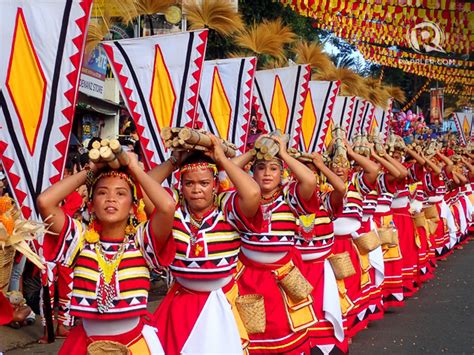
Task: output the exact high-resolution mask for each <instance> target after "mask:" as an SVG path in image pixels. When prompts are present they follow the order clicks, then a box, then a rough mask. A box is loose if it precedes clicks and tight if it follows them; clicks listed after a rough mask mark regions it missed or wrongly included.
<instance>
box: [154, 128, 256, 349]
mask: <svg viewBox="0 0 474 355" xmlns="http://www.w3.org/2000/svg"><path fill="white" fill-rule="evenodd" d="M210 139H211V141H212V147H211V148H210V151H209V152H208V153H206V155H205V154H203V153H202V152H194V153H190V154H188V156H187V157H185V158H184V159H182V158H183V155H182V154H179V153H178V154H176V155H173V156H172V157H171V158H170V159H169V160H167V161H166V162H164V163H163V164H161V165H160V166H158V167H156V168H155V169H153V170H151V171H150V172H149V174H150V175H151V176H152V177H153V178H154V179H155V180H156V181H158V182H162V181H164V179H165V178H166V177H167V176H169V175H171V173H172V172H173V171H174V170H175V169H177V168H179V171H180V187H179V191H175V194H174V195H175V198H176V201H175V203H176V211H175V217H174V223H173V232H172V238H170V240H169V241H168V243H167V246H166V248H167V249H169V250H170V251H171V252H172V253H173V254H174V253H175V254H176V256H175V258H174V260H172V261H171V262H170V264H169V268H170V270H171V272H172V275H173V276H174V278H175V283H174V284H173V285H172V286H171V289H170V291H169V292H168V295H167V296H166V297H165V299H164V300H163V302H162V303H161V304H160V306H159V307H158V309H157V310H156V312H155V314H154V325H155V326H156V327H157V328H158V335H159V336H160V340H161V342H162V344H163V347H164V349H165V352H166V353H167V354H180V353H188V354H190V353H194V354H242V351H243V347H245V346H246V345H248V336H247V333H246V331H245V329H244V326H243V324H242V321H241V320H240V317H239V314H238V313H237V310H236V307H235V301H236V298H237V296H238V290H237V286H236V283H235V280H234V274H235V269H236V266H237V260H238V259H237V256H238V254H239V250H240V232H241V231H244V232H250V231H252V230H255V229H257V228H258V225H259V223H260V222H261V213H260V209H259V207H260V189H259V187H258V185H257V184H256V183H255V181H253V179H252V178H251V177H250V176H249V175H248V174H247V173H245V172H244V171H243V170H241V169H240V168H239V167H237V166H236V165H235V164H234V163H233V162H232V161H231V160H229V159H227V157H226V156H225V154H224V152H223V150H222V147H221V142H220V140H219V139H218V138H217V137H215V136H213V135H210ZM181 160H182V161H181ZM218 168H219V169H223V170H224V171H225V173H226V174H227V176H228V178H229V179H230V180H231V182H232V183H233V185H234V186H235V190H234V191H228V192H223V193H221V194H219V191H218V187H219V182H218ZM256 226H257V227H256Z"/></svg>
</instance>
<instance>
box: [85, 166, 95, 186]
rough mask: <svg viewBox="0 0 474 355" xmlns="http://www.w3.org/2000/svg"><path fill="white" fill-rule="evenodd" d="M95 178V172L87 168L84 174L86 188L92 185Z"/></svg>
mask: <svg viewBox="0 0 474 355" xmlns="http://www.w3.org/2000/svg"><path fill="white" fill-rule="evenodd" d="M94 180H95V172H94V171H93V170H92V169H90V168H89V169H87V174H86V186H87V188H88V189H90V188H91V187H92V185H93V184H94Z"/></svg>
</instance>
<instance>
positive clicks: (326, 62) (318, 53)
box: [293, 41, 336, 76]
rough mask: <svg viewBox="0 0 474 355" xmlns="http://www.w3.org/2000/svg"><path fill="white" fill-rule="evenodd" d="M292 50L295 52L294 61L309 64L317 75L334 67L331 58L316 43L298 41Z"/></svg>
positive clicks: (321, 74)
mask: <svg viewBox="0 0 474 355" xmlns="http://www.w3.org/2000/svg"><path fill="white" fill-rule="evenodd" d="M293 52H294V53H295V54H296V58H295V61H296V63H298V64H309V65H310V66H311V67H312V68H314V69H316V70H317V72H318V73H317V75H319V76H324V75H325V74H327V73H328V72H333V71H334V70H335V69H336V67H335V66H334V63H333V62H332V60H331V58H329V56H328V55H327V54H326V53H324V52H323V51H322V49H321V46H320V45H319V44H318V43H315V42H307V41H298V42H297V43H296V45H295V47H294V48H293Z"/></svg>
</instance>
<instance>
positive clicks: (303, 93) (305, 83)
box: [293, 65, 311, 149]
mask: <svg viewBox="0 0 474 355" xmlns="http://www.w3.org/2000/svg"><path fill="white" fill-rule="evenodd" d="M302 69H303V70H305V71H306V72H305V73H304V75H303V80H304V81H303V86H302V91H301V93H300V101H299V103H298V105H299V108H300V109H299V110H298V116H299V118H298V119H297V120H296V123H297V127H296V132H295V140H294V142H293V148H296V149H298V146H299V144H300V136H301V122H302V121H303V109H304V102H305V100H306V95H307V94H308V86H309V80H310V76H311V68H310V66H309V65H305V66H303V68H302Z"/></svg>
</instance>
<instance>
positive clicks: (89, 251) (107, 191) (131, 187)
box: [37, 154, 174, 355]
mask: <svg viewBox="0 0 474 355" xmlns="http://www.w3.org/2000/svg"><path fill="white" fill-rule="evenodd" d="M84 183H87V185H88V188H89V210H90V213H91V216H92V220H91V221H90V223H89V226H88V227H85V226H84V225H82V224H81V223H79V222H78V221H76V220H74V219H72V218H71V217H68V216H66V215H65V213H64V212H63V210H62V209H61V208H60V207H58V206H59V203H60V201H62V200H63V199H64V198H65V197H66V196H67V195H68V194H70V193H71V192H72V191H74V190H75V189H76V188H78V187H79V186H80V185H82V184H84ZM138 184H139V186H140V187H141V188H142V189H143V191H144V192H145V193H146V194H147V195H148V196H149V198H150V199H151V200H152V201H153V203H154V204H155V206H156V209H155V211H154V213H153V215H152V216H151V218H150V220H149V221H148V222H144V223H141V224H139V225H137V223H136V212H137V208H138V202H139V201H138V196H137V188H138ZM37 204H38V208H39V211H40V213H41V216H42V218H43V219H46V218H48V217H49V220H48V221H49V222H50V223H51V227H50V231H52V232H54V233H57V234H58V235H54V236H53V235H48V236H47V237H46V238H45V239H46V240H45V243H53V244H54V245H55V247H51V248H50V250H53V252H52V255H49V257H48V256H47V257H48V259H49V260H51V261H57V262H61V263H62V264H63V265H65V266H69V267H72V268H73V269H74V278H73V290H72V299H71V314H72V315H74V316H77V317H80V318H82V324H81V325H79V326H77V327H75V328H74V329H72V330H71V332H70V334H69V336H68V338H67V339H66V341H65V343H64V345H63V347H62V348H61V350H60V353H62V354H68V355H69V354H86V352H87V351H88V346H91V347H101V346H102V345H104V343H105V345H106V346H113V347H115V348H117V347H118V348H121V349H122V351H127V349H126V348H128V350H130V352H131V353H132V354H151V353H153V354H159V353H163V350H162V348H161V345H160V342H159V340H158V337H157V335H156V330H155V329H154V328H152V327H150V326H148V325H144V323H143V320H142V318H141V317H142V316H143V315H146V314H147V310H146V307H147V298H148V289H149V285H150V280H149V279H150V272H149V269H150V268H159V267H160V266H161V264H166V263H167V261H166V257H169V256H168V255H163V258H161V256H160V252H161V251H162V249H163V246H164V245H165V243H166V240H167V239H168V237H169V235H170V232H171V226H172V221H173V212H174V203H173V200H172V198H171V197H170V196H169V194H168V193H167V192H166V191H165V190H164V189H163V188H162V187H161V185H160V184H159V183H157V182H155V181H154V180H153V179H152V178H151V177H150V176H148V175H147V174H146V173H145V172H144V171H143V170H142V169H141V168H140V167H139V165H138V160H137V157H136V156H135V155H134V154H128V166H127V167H126V169H123V168H122V169H120V170H112V169H110V168H108V167H100V164H97V165H95V164H91V167H90V170H83V171H80V172H78V173H76V174H74V175H72V176H69V177H67V178H65V179H63V180H61V181H59V182H57V183H55V184H54V185H52V186H51V187H49V188H48V189H47V190H45V191H44V192H43V193H41V195H40V196H39V197H38V199H37ZM45 250H47V249H46V248H45ZM172 256H173V255H172ZM101 342H102V343H101ZM111 342H112V343H111ZM124 347H126V348H125V349H124ZM89 350H90V349H89Z"/></svg>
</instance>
